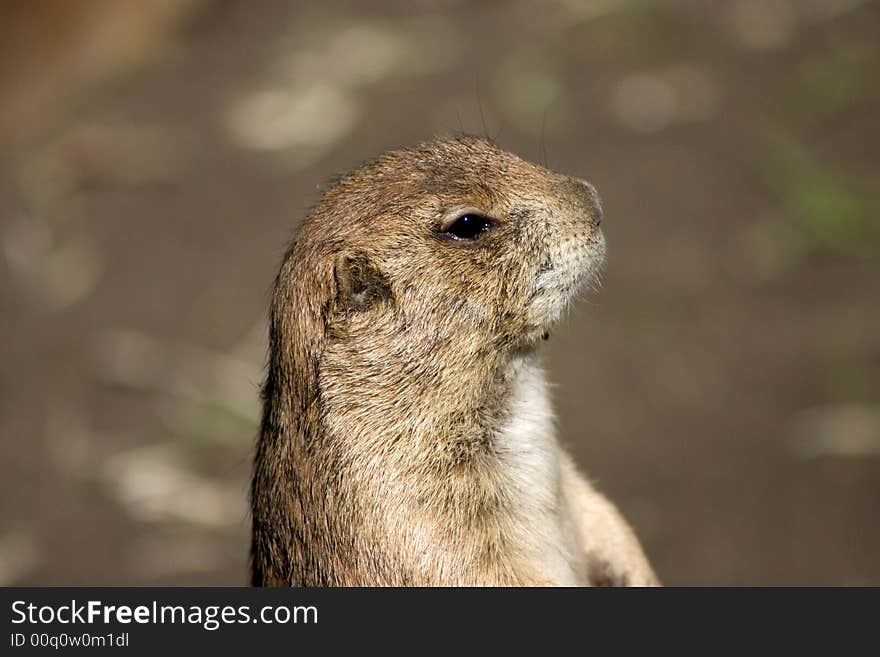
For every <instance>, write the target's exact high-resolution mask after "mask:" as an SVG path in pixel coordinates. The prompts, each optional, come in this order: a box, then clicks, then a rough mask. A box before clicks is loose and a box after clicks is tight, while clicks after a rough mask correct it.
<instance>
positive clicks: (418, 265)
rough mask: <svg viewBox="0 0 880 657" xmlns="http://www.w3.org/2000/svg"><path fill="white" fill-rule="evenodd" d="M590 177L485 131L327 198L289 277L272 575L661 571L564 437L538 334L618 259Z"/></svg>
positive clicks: (264, 440)
mask: <svg viewBox="0 0 880 657" xmlns="http://www.w3.org/2000/svg"><path fill="white" fill-rule="evenodd" d="M601 216H602V210H601V206H600V202H599V197H598V195H597V193H596V190H595V189H594V188H593V187H592V186H591V185H590V184H589V183H587V182H585V181H583V180H580V179H577V178H572V177H569V176H565V175H560V174H557V173H554V172H551V171H549V170H547V169H545V168H543V167H540V166H537V165H535V164H531V163H529V162H526V161H523V160H521V159H520V158H518V157H517V156H515V155H512V154H510V153H508V152H505V151H503V150H501V149H500V148H499V147H498V146H496V145H495V144H494V143H492V142H491V141H488V140H486V139H480V138H475V137H458V138H453V139H436V140H434V141H431V142H428V143H425V144H422V145H420V146H417V147H415V148H409V149H402V150H395V151H391V152H388V153H385V154H384V155H382V156H380V157H379V158H377V159H376V160H374V161H373V162H370V163H368V164H366V165H364V166H362V167H360V168H358V169H356V170H355V171H353V172H352V173H350V174H348V175H346V176H344V177H342V178H341V179H340V180H339V181H338V182H336V183H335V184H334V185H333V186H332V187H331V188H330V189H328V190H327V191H326V193H325V194H324V195H323V197H322V198H321V199H320V201H319V202H318V203H317V205H316V206H315V207H314V209H313V210H312V212H311V213H310V215H309V217H308V219H307V220H306V221H305V222H304V224H303V225H302V227H301V229H300V231H299V235H298V236H297V238H296V239H295V241H294V242H293V243H292V245H291V246H290V247H289V249H288V251H287V253H286V255H285V257H284V262H283V264H282V266H281V270H280V272H279V274H278V277H277V279H276V283H275V291H274V296H273V300H272V307H271V317H270V346H269V365H268V373H267V377H266V382H265V386H264V389H263V403H264V410H263V420H262V427H261V435H260V437H259V440H258V445H257V453H256V459H255V466H254V479H253V486H252V491H251V499H252V513H253V541H252V547H251V566H252V582H253V584H255V585H309V586H316V585H336V586H349V585H391V586H406V585H422V586H431V585H589V584H630V585H653V584H656V583H657V580H656V577H655V576H654V573H653V571H652V569H651V567H650V565H649V564H648V561H647V560H646V558H645V556H644V554H643V552H642V549H641V547H640V546H639V543H638V541H637V539H636V538H635V536H634V534H633V533H632V531H631V530H630V528H629V526H628V525H627V524H626V522H625V521H624V520H623V518H622V517H621V516H620V515H619V514H618V512H617V510H616V509H615V507H614V506H613V505H612V504H611V503H610V502H608V501H607V500H606V499H605V498H604V497H603V496H602V495H601V494H599V493H598V492H596V491H595V490H594V489H593V488H592V487H591V486H590V484H589V483H588V482H587V481H586V480H585V479H584V478H583V477H582V476H581V475H580V474H579V473H578V472H577V471H576V469H575V467H574V465H573V463H572V461H571V459H570V458H569V457H568V456H567V455H566V454H565V453H564V452H563V451H562V450H561V449H560V447H559V445H558V443H557V440H556V437H555V431H554V427H553V412H552V410H551V407H550V404H549V400H548V394H547V387H546V384H545V380H544V375H543V372H542V371H541V368H540V365H539V362H538V352H539V346H540V345H541V343H542V338H546V337H547V335H548V332H549V330H550V329H551V327H552V326H553V324H554V323H555V322H556V321H557V320H558V319H559V317H560V315H561V314H562V312H563V311H564V309H565V307H566V306H567V305H568V304H569V303H570V302H571V301H572V299H573V297H574V296H575V295H576V293H577V291H578V290H579V289H580V288H581V287H582V286H583V285H584V284H585V283H587V282H588V281H589V280H591V278H593V277H594V276H595V275H596V273H597V271H598V269H599V267H600V266H601V264H602V261H603V258H604V252H605V242H604V237H603V236H602V233H601V231H600V230H599V223H600V220H601Z"/></svg>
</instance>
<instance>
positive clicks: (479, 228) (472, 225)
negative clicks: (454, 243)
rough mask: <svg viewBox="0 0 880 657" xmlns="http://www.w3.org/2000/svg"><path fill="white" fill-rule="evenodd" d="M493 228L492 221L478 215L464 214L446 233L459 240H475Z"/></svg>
mask: <svg viewBox="0 0 880 657" xmlns="http://www.w3.org/2000/svg"><path fill="white" fill-rule="evenodd" d="M491 226H492V221H491V220H490V219H487V218H486V217H483V216H481V215H478V214H474V213H470V214H464V215H462V216H460V217H459V218H458V219H456V220H455V221H454V222H453V223H452V225H450V226H449V227H448V228H447V229H446V230H445V231H443V232H444V233H446V234H447V235H449V236H451V237H453V238H455V239H457V240H467V241H470V240H475V239H477V238H478V237H479V236H480V235H482V234H483V233H485V232H486V231H487V230H488V229H489V228H490V227H491Z"/></svg>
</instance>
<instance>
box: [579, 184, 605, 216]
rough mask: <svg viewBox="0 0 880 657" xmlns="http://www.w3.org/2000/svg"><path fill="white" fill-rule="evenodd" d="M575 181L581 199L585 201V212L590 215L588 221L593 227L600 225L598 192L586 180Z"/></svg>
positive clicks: (600, 205) (600, 202)
mask: <svg viewBox="0 0 880 657" xmlns="http://www.w3.org/2000/svg"><path fill="white" fill-rule="evenodd" d="M575 180H576V181H577V183H578V185H579V187H580V189H581V193H582V195H583V198H584V200H585V201H586V206H587V210H588V212H589V213H590V220H591V221H592V222H593V225H594V226H599V225H600V224H601V223H602V217H603V213H602V199H601V198H600V197H599V192H597V191H596V188H595V187H593V185H591V184H590V183H588V182H587V181H586V180H584V179H582V178H576V179H575Z"/></svg>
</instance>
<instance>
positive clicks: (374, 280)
mask: <svg viewBox="0 0 880 657" xmlns="http://www.w3.org/2000/svg"><path fill="white" fill-rule="evenodd" d="M334 274H335V278H336V306H337V308H339V309H340V310H353V311H355V312H357V311H361V310H366V309H367V308H370V307H371V306H373V305H374V304H376V303H378V302H379V301H381V300H383V299H390V298H391V285H390V284H389V283H388V279H387V278H386V277H385V274H383V273H382V272H380V271H379V270H378V269H376V268H375V267H374V266H373V265H372V264H371V263H370V261H369V260H368V259H367V256H365V255H364V254H363V253H340V254H339V255H338V256H336V262H335V269H334Z"/></svg>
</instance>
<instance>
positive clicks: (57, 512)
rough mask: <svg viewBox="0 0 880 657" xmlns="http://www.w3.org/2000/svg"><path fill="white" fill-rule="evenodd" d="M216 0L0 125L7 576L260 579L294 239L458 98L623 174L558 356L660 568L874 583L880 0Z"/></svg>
mask: <svg viewBox="0 0 880 657" xmlns="http://www.w3.org/2000/svg"><path fill="white" fill-rule="evenodd" d="M44 4H46V3H44ZM48 4H51V3H48ZM92 4H100V3H99V2H97V0H96V2H94V3H92ZM163 4H164V5H168V4H173V3H163ZM183 4H186V5H187V6H190V5H192V4H193V3H183ZM195 4H196V5H197V6H200V9H199V10H197V11H195V12H194V13H192V14H191V15H189V17H188V18H187V20H185V21H184V22H183V25H184V27H183V28H182V29H181V30H179V31H177V32H176V33H172V32H168V30H169V29H170V28H167V27H164V28H161V29H159V28H156V31H157V33H163V34H166V36H168V35H171V34H174V38H170V39H166V40H164V41H158V40H157V39H158V37H155V36H154V35H152V32H151V36H150V38H149V39H148V40H147V41H148V42H149V43H150V44H151V47H150V48H148V49H147V50H148V51H149V57H148V58H147V59H145V60H144V59H142V58H141V59H139V60H138V62H139V63H138V65H137V66H134V65H133V64H132V63H131V62H130V60H129V59H126V65H125V66H124V67H116V68H115V69H114V67H112V66H109V67H108V66H101V67H97V68H96V69H95V70H94V71H93V70H91V69H89V70H85V69H83V70H80V69H77V68H76V67H74V66H72V65H71V70H72V71H79V73H77V74H78V75H81V76H82V79H81V80H80V81H81V82H82V84H80V85H79V89H78V91H76V92H71V91H70V89H71V88H72V87H75V86H76V85H71V84H70V83H69V80H68V81H67V83H65V85H63V87H64V89H63V90H62V91H58V92H57V94H56V95H55V96H52V95H51V93H49V92H47V91H45V89H50V90H51V88H52V87H51V82H49V83H47V84H49V87H45V88H42V87H41V89H42V90H41V92H40V93H41V94H43V95H42V96H41V98H42V99H45V98H51V102H50V101H45V100H44V101H43V104H42V105H39V106H40V107H41V108H42V109H41V112H42V113H37V110H36V109H31V106H29V105H27V104H26V103H25V104H19V106H20V107H28V108H29V109H28V110H27V111H26V112H25V114H27V115H29V116H31V117H40V120H39V121H37V122H36V123H37V127H36V128H34V125H33V124H34V123H35V121H30V122H29V124H28V125H27V127H25V126H24V123H16V124H14V125H16V126H21V127H20V129H14V130H12V132H11V133H10V134H12V135H13V136H12V137H8V136H7V147H6V149H5V151H4V152H3V154H2V155H0V231H2V232H0V239H2V246H3V252H2V254H0V271H2V274H0V338H2V339H0V358H2V361H0V362H2V363H3V367H2V373H0V437H2V441H3V442H2V448H3V459H2V470H0V473H2V477H0V491H2V493H0V583H4V584H8V583H14V584H96V585H98V584H240V583H244V582H245V573H246V552H247V530H248V519H247V516H246V510H245V509H246V505H245V498H246V488H247V478H248V474H249V458H250V449H251V444H252V441H253V437H254V422H255V417H256V411H257V406H256V404H257V402H256V395H257V387H258V384H259V380H260V368H261V365H262V357H263V352H262V349H263V334H262V331H263V322H264V314H265V309H266V305H267V298H268V289H269V285H270V282H271V280H272V277H273V275H274V271H275V268H276V266H277V264H278V262H279V258H280V255H281V253H282V250H283V247H284V244H285V241H286V240H287V239H288V238H289V236H290V235H291V232H292V230H293V229H294V228H295V226H296V224H297V221H298V220H299V219H300V218H301V217H302V216H303V215H304V213H305V212H306V210H307V208H308V206H309V205H310V204H311V203H312V202H313V201H314V200H315V198H316V196H317V194H318V189H319V186H320V184H321V183H322V181H323V180H326V179H327V178H328V177H329V176H331V175H332V174H334V173H336V172H338V171H340V170H345V169H346V168H349V167H350V166H352V165H354V164H356V163H357V162H359V161H360V160H363V159H366V158H368V157H370V156H372V155H374V154H376V153H378V152H379V151H381V150H384V149H386V148H388V147H391V146H396V145H401V144H407V143H411V142H414V141H418V140H420V139H423V138H426V137H429V136H431V135H432V134H434V133H437V132H443V131H446V132H448V131H454V130H459V129H460V128H463V129H465V130H467V131H471V132H484V131H488V132H490V133H492V134H493V135H495V134H497V133H499V132H500V135H499V136H498V140H499V142H500V143H501V144H502V145H503V146H505V147H507V148H509V149H511V150H514V151H516V152H518V153H520V154H522V155H523V156H525V157H528V158H531V159H535V160H541V159H544V158H546V160H547V162H548V163H549V165H550V166H552V167H554V168H557V169H559V170H563V171H566V172H570V173H573V174H578V175H583V176H586V177H589V178H590V179H591V180H592V181H594V182H595V183H596V185H597V187H598V188H599V190H600V191H601V192H602V194H603V196H604V199H605V208H606V216H607V222H606V225H607V238H608V243H609V261H608V270H607V276H606V280H605V284H604V286H603V289H602V290H601V291H600V292H599V293H598V294H590V295H589V296H588V299H587V300H586V301H585V302H584V303H582V304H580V306H579V307H578V309H577V311H576V312H575V313H574V314H573V316H572V317H571V318H570V320H569V322H568V323H567V324H566V325H565V327H563V328H562V329H560V330H559V331H557V333H556V334H555V335H554V336H553V337H552V339H551V341H550V345H549V357H548V361H549V369H550V373H551V377H552V379H553V380H554V381H555V382H556V383H557V384H558V385H557V387H556V393H555V395H556V396H555V399H556V405H557V408H558V410H559V414H560V428H561V434H562V436H563V438H564V441H565V443H566V444H567V445H568V446H569V447H570V448H571V449H572V450H573V451H574V453H575V454H576V455H577V457H578V460H579V461H580V462H581V463H582V465H583V466H584V468H585V469H586V470H587V471H588V472H589V473H590V474H591V475H592V476H593V477H594V478H595V479H596V480H597V481H598V483H599V485H600V487H601V488H603V489H604V490H606V491H607V492H608V493H609V494H610V496H611V497H612V498H613V499H614V500H616V501H617V502H618V503H619V504H620V506H621V507H622V508H623V511H624V513H625V515H626V516H627V517H629V518H630V519H631V520H632V522H633V524H634V525H635V526H636V529H637V531H638V533H639V535H640V536H641V537H642V538H643V540H644V543H645V546H646V549H647V551H648V553H649V555H650V556H651V558H652V560H653V561H654V563H655V565H656V568H657V571H658V573H659V574H660V576H661V577H662V578H663V579H664V581H665V582H666V583H668V584H678V585H687V584H694V585H703V584H736V585H738V584H768V585H779V584H788V585H799V584H818V585H828V584H840V585H849V584H854V585H859V584H873V585H880V522H878V518H880V514H878V509H877V507H878V503H880V384H878V381H880V258H878V253H880V223H878V214H877V208H878V207H880V205H878V204H880V189H878V186H877V181H878V179H880V158H878V157H877V152H876V146H877V140H878V123H877V115H878V114H877V112H878V110H880V78H878V76H877V75H876V71H877V68H878V66H880V38H878V36H880V3H878V2H860V1H858V0H848V1H846V2H842V1H840V2H824V3H814V2H794V1H788V2H783V1H779V2H756V1H751V0H737V1H735V2H733V1H732V2H729V3H699V2H676V3H662V5H661V4H659V3H656V4H655V3H648V2H635V1H632V2H620V3H617V2H612V3H586V2H585V3H583V4H581V3H577V2H561V1H560V2H546V3H541V9H540V11H536V9H535V8H536V6H537V4H538V3H529V2H482V3H467V2H453V1H448V2H444V3H440V5H439V6H440V7H442V8H443V11H442V13H431V12H432V9H431V7H434V9H433V11H434V12H437V11H438V9H437V6H438V5H436V4H434V3H422V2H417V3H411V2H403V1H402V0H401V1H400V2H386V3H384V8H383V9H382V10H375V9H372V10H370V11H368V10H367V8H366V6H367V4H370V5H371V6H373V5H375V4H376V3H356V2H339V1H335V2H323V3H286V2H271V1H260V2H257V1H251V2H243V1H235V2H233V1H231V0H227V1H219V0H218V1H216V2H213V3H211V2H208V3H202V4H201V5H199V3H195ZM300 5H301V6H300ZM163 11H164V10H163ZM138 20H139V21H140V20H142V19H138ZM2 24H3V21H2V20H0V25H2ZM7 24H8V23H7ZM36 24H39V21H37V22H36ZM62 24H64V23H63V22H62ZM137 24H141V23H137ZM156 24H161V25H165V23H163V22H162V21H158V22H157V23H156ZM168 24H169V25H170V24H173V21H169V22H168ZM150 25H151V26H153V27H154V24H153V23H151V24H150ZM153 27H151V28H150V29H153ZM163 30H165V31H164V32H163ZM108 43H109V44H110V45H107V46H106V48H107V50H106V57H105V59H104V60H101V61H102V62H104V63H106V61H115V60H113V59H112V58H113V57H115V56H116V55H115V52H116V51H115V50H113V49H114V48H118V45H114V44H113V40H112V39H111V40H110V41H109V42H108ZM92 55H94V53H92ZM18 56H19V57H20V58H21V60H22V62H23V64H22V66H25V65H26V62H27V56H28V50H27V47H26V45H24V46H22V51H21V52H20V53H19V55H18ZM76 58H77V54H76V52H73V53H70V54H66V55H65V56H64V57H60V58H55V59H52V58H48V59H45V61H56V60H57V61H60V62H62V64H63V63H65V62H68V61H69V62H75V61H76ZM40 61H44V60H40ZM44 65H45V66H50V64H44ZM7 69H9V66H7ZM111 69H112V71H111ZM108 71H109V72H108ZM111 73H112V74H111ZM71 75H73V73H71ZM108 75H110V77H107V76H108ZM62 77H63V76H62ZM15 79H16V78H15V76H13V77H7V82H6V83H5V86H4V87H2V90H0V94H2V95H0V98H3V97H5V98H7V100H8V98H9V97H14V96H15V95H16V94H17V93H18V92H19V90H20V89H21V87H18V86H16V85H18V84H19V83H20V80H19V81H18V82H12V81H11V80H15ZM46 79H47V80H50V81H51V80H52V79H54V78H53V76H52V75H47V78H46ZM86 82H88V85H86V84H85V83H86ZM62 92H63V93H62ZM22 93H23V92H22ZM36 107H38V104H34V105H33V108H36ZM481 114H482V115H483V116H482V118H481ZM484 124H485V127H484ZM25 130H27V132H25Z"/></svg>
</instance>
